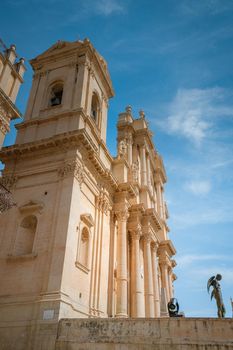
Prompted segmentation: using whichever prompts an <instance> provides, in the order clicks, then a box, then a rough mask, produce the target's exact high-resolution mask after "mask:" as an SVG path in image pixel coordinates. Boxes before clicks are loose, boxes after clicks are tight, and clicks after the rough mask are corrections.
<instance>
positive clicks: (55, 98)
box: [49, 82, 63, 107]
mask: <svg viewBox="0 0 233 350" xmlns="http://www.w3.org/2000/svg"><path fill="white" fill-rule="evenodd" d="M62 95H63V83H62V82H59V83H56V84H54V85H53V86H52V87H51V90H50V99H49V105H50V106H51V107H53V106H58V105H60V104H61V102H62Z"/></svg>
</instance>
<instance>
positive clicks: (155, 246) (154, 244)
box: [151, 242, 159, 253]
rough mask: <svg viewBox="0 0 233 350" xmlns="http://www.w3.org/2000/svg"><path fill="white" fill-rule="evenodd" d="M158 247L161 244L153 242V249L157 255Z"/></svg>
mask: <svg viewBox="0 0 233 350" xmlns="http://www.w3.org/2000/svg"><path fill="white" fill-rule="evenodd" d="M158 247H159V244H158V243H157V242H152V244H151V248H152V251H153V252H155V253H156V252H157V251H158Z"/></svg>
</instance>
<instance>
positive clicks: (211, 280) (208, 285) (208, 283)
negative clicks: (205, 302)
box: [207, 276, 215, 293]
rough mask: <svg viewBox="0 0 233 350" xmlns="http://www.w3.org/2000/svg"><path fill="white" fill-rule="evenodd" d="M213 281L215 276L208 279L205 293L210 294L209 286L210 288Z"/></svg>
mask: <svg viewBox="0 0 233 350" xmlns="http://www.w3.org/2000/svg"><path fill="white" fill-rule="evenodd" d="M214 279H215V276H212V277H210V279H209V280H208V282H207V291H208V293H209V292H210V286H212V283H213V280H214Z"/></svg>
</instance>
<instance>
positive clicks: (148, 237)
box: [142, 233, 152, 243]
mask: <svg viewBox="0 0 233 350" xmlns="http://www.w3.org/2000/svg"><path fill="white" fill-rule="evenodd" d="M142 237H143V240H144V241H145V242H147V243H151V242H152V235H151V233H144V234H143V236H142Z"/></svg>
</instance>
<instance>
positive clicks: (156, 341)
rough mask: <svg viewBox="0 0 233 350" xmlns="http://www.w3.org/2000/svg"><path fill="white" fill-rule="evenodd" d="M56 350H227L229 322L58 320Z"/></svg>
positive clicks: (232, 335)
mask: <svg viewBox="0 0 233 350" xmlns="http://www.w3.org/2000/svg"><path fill="white" fill-rule="evenodd" d="M97 344H99V345H98V346H97ZM101 346H102V347H101ZM122 346H123V347H122ZM60 349H76V350H81V349H82V350H83V349H90V350H91V349H93V350H94V349H106V350H107V349H114V350H115V349H119V350H120V349H124V350H128V349H156V350H160V349H161V350H167V349H169V350H173V349H174V350H176V349H177V350H178V349H179V350H180V349H182V350H183V349H195V350H196V349H198V350H199V349H201V350H207V349H214V350H215V349H218V350H220V349H221V350H222V349H224V350H226V349H229V350H230V349H233V319H215V318H179V319H178V318H177V319H176V318H172V319H171V318H163V319H161V318H160V319H62V320H60V322H59V328H58V336H57V341H56V350H60Z"/></svg>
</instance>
